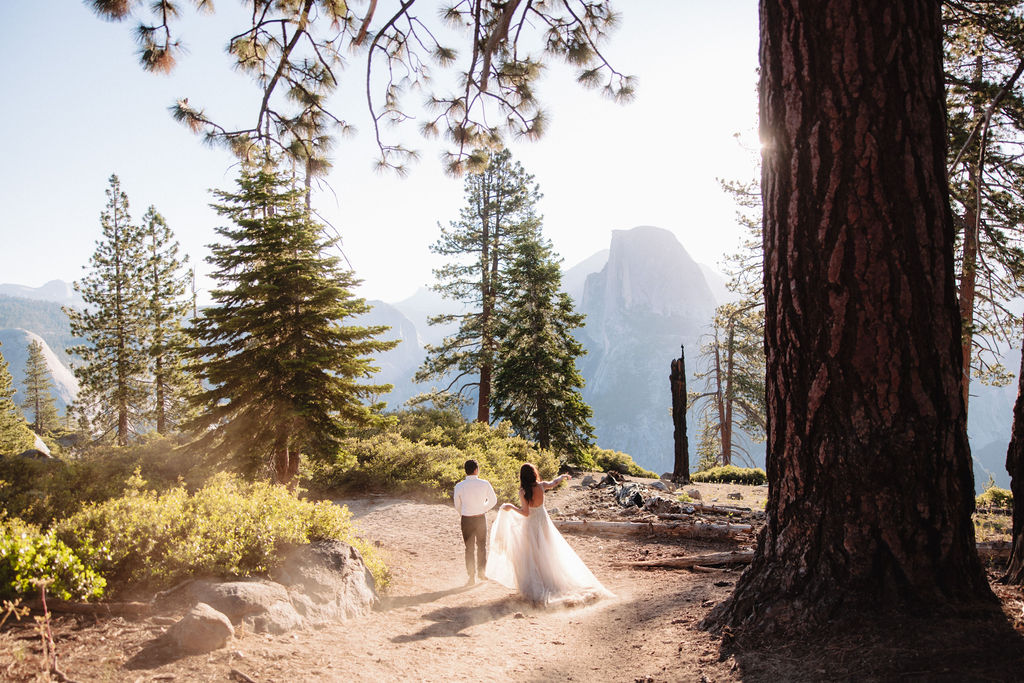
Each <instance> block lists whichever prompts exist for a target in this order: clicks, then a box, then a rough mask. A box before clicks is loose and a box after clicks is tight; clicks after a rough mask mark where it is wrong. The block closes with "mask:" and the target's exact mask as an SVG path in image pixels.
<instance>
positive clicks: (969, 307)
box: [943, 2, 1024, 404]
mask: <svg viewBox="0 0 1024 683" xmlns="http://www.w3.org/2000/svg"><path fill="white" fill-rule="evenodd" d="M943 14H944V16H943V18H944V25H945V40H944V44H945V60H944V61H945V71H946V83H947V88H946V109H947V120H948V124H947V131H948V134H949V148H948V165H949V186H950V199H951V200H952V208H953V214H954V222H953V225H954V227H955V229H956V233H957V246H956V251H955V252H954V253H955V258H956V264H957V270H958V273H957V285H958V292H957V294H958V300H959V306H960V317H961V323H962V328H963V339H962V343H961V353H962V355H963V364H964V368H966V369H968V371H966V372H964V374H963V378H962V395H963V398H964V403H965V404H966V403H968V402H969V400H970V383H971V376H972V374H973V376H974V377H976V378H978V379H980V380H981V381H982V382H983V383H986V384H995V385H1005V384H1008V383H1009V382H1010V381H1011V378H1012V375H1011V373H1010V372H1009V371H1007V370H1006V368H1004V367H1003V365H1002V363H1000V362H999V352H1000V348H1005V347H1007V346H1009V345H1011V344H1015V343H1016V335H1017V333H1018V331H1019V329H1020V325H1021V320H1020V317H1019V316H1018V315H1017V314H1016V313H1015V312H1014V310H1013V307H1011V306H1009V305H1008V304H1009V302H1010V301H1012V300H1013V299H1015V298H1016V297H1017V296H1018V293H1019V291H1020V287H1021V283H1022V282H1024V232H1022V230H1021V228H1020V226H1021V224H1022V223H1024V164H1022V163H1021V153H1022V152H1024V16H1022V14H1021V5H1020V3H1019V2H999V3H971V4H964V3H955V2H951V3H944V4H943ZM971 370H973V373H972V372H971Z"/></svg>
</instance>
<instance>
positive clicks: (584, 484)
mask: <svg viewBox="0 0 1024 683" xmlns="http://www.w3.org/2000/svg"><path fill="white" fill-rule="evenodd" d="M598 485H599V484H598V482H597V477H595V476H594V475H592V474H588V475H587V476H585V477H583V479H581V480H580V488H592V487H594V486H598Z"/></svg>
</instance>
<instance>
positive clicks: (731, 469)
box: [690, 465, 768, 486]
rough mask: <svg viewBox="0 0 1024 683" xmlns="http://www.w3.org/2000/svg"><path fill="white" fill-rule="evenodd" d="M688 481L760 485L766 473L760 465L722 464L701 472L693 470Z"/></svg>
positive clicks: (766, 478)
mask: <svg viewBox="0 0 1024 683" xmlns="http://www.w3.org/2000/svg"><path fill="white" fill-rule="evenodd" d="M690 481H695V482H713V483H718V484H749V485H751V486H760V485H761V484H764V483H766V482H767V481H768V475H766V474H765V473H764V470H763V469H761V468H760V467H736V466H735V465H723V466H721V467H712V468H711V469H709V470H704V471H703V472H694V473H693V474H691V475H690Z"/></svg>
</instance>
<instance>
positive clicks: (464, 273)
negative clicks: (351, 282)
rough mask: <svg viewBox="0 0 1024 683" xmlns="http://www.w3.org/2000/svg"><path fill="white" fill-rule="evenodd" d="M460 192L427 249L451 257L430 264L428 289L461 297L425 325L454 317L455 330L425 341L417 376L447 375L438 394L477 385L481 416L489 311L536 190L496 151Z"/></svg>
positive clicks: (488, 371) (482, 417) (528, 223)
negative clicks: (432, 280) (453, 214)
mask: <svg viewBox="0 0 1024 683" xmlns="http://www.w3.org/2000/svg"><path fill="white" fill-rule="evenodd" d="M465 196H466V205H465V206H464V207H463V208H462V210H461V212H460V213H459V220H458V221H454V222H452V223H450V224H449V227H448V228H443V227H442V228H441V239H439V240H438V241H437V243H436V244H434V245H433V246H432V247H431V251H433V252H434V253H435V254H440V255H441V256H446V257H450V258H452V259H453V260H452V261H451V262H450V263H448V264H446V265H445V266H443V267H441V268H439V269H437V270H435V271H434V275H435V277H436V278H437V280H438V283H437V284H436V285H434V287H433V289H434V290H435V291H437V292H440V293H441V294H442V295H444V297H445V298H448V299H452V300H454V301H459V302H461V303H462V304H463V305H464V308H465V311H466V312H464V313H457V314H450V315H439V316H436V317H434V318H431V319H430V324H431V325H436V324H445V323H451V322H456V321H457V322H458V323H459V329H458V331H457V332H455V334H453V335H452V336H450V337H446V338H445V339H444V341H442V342H441V344H440V345H438V346H427V357H426V359H425V360H424V361H423V366H422V367H421V368H420V370H419V371H418V372H417V373H416V381H417V382H425V381H428V380H430V379H440V380H445V379H447V380H448V384H447V386H446V387H445V389H444V392H443V393H449V392H452V390H453V389H454V392H455V393H457V394H461V393H462V392H463V391H465V390H467V389H470V388H472V387H476V389H477V417H476V419H477V421H478V422H484V423H487V422H490V406H491V379H492V374H493V372H494V366H495V354H496V352H497V348H498V337H497V336H496V333H495V322H496V320H495V318H496V315H497V312H498V310H499V309H501V308H502V307H503V306H504V302H505V296H506V292H507V290H508V286H509V285H508V277H507V274H506V270H507V269H508V266H509V263H510V261H511V260H512V258H513V251H512V248H513V242H514V240H515V239H516V238H518V237H523V236H531V235H533V234H534V233H535V232H536V230H537V228H538V226H539V224H540V222H539V220H538V219H537V216H536V213H535V210H534V207H535V205H536V203H537V201H538V200H539V199H540V196H541V195H540V191H539V189H538V188H537V185H536V184H535V183H534V182H533V176H531V175H529V174H527V173H526V171H524V170H523V167H522V165H521V164H520V163H519V162H518V161H516V162H513V161H512V155H511V154H510V153H509V152H508V151H507V150H502V151H500V152H497V153H495V154H493V155H492V156H491V158H490V163H489V164H488V166H487V168H486V170H484V171H483V172H481V173H477V174H472V175H469V176H467V178H466V180H465Z"/></svg>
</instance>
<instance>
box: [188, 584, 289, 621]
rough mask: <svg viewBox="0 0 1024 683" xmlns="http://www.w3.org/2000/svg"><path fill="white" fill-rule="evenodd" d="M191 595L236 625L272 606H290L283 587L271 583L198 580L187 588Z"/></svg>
mask: <svg viewBox="0 0 1024 683" xmlns="http://www.w3.org/2000/svg"><path fill="white" fill-rule="evenodd" d="M190 592H191V594H192V596H193V598H194V599H195V600H198V601H199V602H205V603H206V604H208V605H210V606H211V607H213V608H214V609H216V610H218V611H220V612H223V613H224V614H226V615H227V617H228V619H230V620H231V622H232V623H235V624H237V623H240V622H241V621H242V620H243V619H245V618H246V617H249V616H252V615H255V614H262V613H264V612H266V611H267V610H269V609H270V606H271V605H273V604H275V603H278V602H285V603H288V604H291V598H290V596H289V595H288V591H287V590H286V589H285V587H284V586H282V585H281V584H278V583H274V582H273V581H226V582H224V583H214V582H211V581H199V582H196V583H195V584H193V585H192V586H191V587H190Z"/></svg>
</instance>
